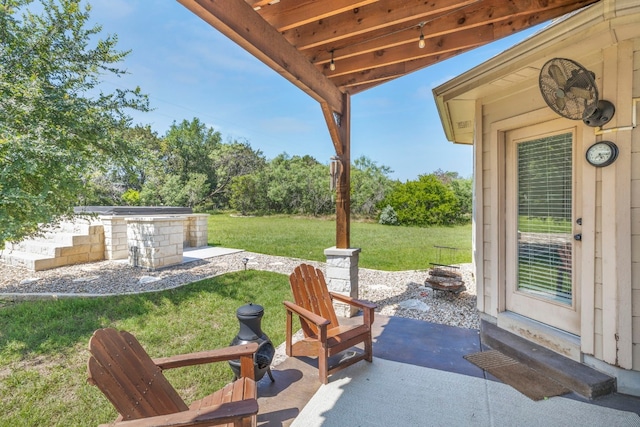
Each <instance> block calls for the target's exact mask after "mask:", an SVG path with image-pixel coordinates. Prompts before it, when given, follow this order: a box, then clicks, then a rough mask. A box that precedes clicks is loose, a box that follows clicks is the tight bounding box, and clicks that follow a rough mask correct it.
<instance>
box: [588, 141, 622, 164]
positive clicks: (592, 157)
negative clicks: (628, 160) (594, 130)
mask: <svg viewBox="0 0 640 427" xmlns="http://www.w3.org/2000/svg"><path fill="white" fill-rule="evenodd" d="M586 157H587V161H588V162H589V163H591V164H592V165H593V166H596V167H603V166H609V165H610V164H611V163H613V162H614V161H615V160H616V157H618V146H617V145H616V144H614V143H613V142H611V141H601V142H596V143H595V144H593V145H592V146H591V147H589V148H588V149H587V154H586Z"/></svg>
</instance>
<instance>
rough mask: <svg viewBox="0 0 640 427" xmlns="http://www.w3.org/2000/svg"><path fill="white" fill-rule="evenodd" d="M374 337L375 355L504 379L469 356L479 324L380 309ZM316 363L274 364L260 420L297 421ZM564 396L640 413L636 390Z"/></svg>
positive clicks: (265, 382)
mask: <svg viewBox="0 0 640 427" xmlns="http://www.w3.org/2000/svg"><path fill="white" fill-rule="evenodd" d="M359 321H361V319H360V318H358V317H356V318H352V319H341V323H349V322H359ZM373 337H374V338H373V340H374V344H373V354H374V358H376V357H377V358H382V359H386V360H390V361H395V362H401V363H407V364H412V365H415V366H422V367H426V368H432V369H437V370H441V371H446V372H453V373H457V374H462V375H467V376H471V377H476V378H484V379H487V380H491V381H498V380H497V379H495V378H492V377H491V375H489V374H486V373H485V372H484V371H483V370H482V369H480V368H478V367H477V366H475V365H473V364H472V363H470V362H468V361H467V360H465V359H464V358H463V356H464V355H466V354H470V353H474V352H478V351H481V350H484V348H482V346H481V343H480V334H479V331H477V330H471V329H463V328H456V327H452V326H447V325H439V324H434V323H429V322H424V321H419V320H414V319H407V318H401V317H387V316H382V315H378V314H376V320H375V323H374V328H373ZM358 363H366V362H358ZM316 366H317V364H316V360H315V359H313V358H291V357H290V358H286V359H285V360H284V361H283V362H282V363H280V364H279V365H277V366H276V367H275V369H273V375H274V378H275V382H274V383H272V382H271V381H270V380H269V378H268V376H266V375H265V377H264V378H262V379H261V380H260V382H259V383H258V404H259V406H260V412H259V414H258V425H259V426H270V427H273V426H289V425H290V424H291V423H292V422H293V421H294V419H295V418H296V416H297V415H298V414H299V413H300V411H301V410H302V408H303V407H304V406H305V405H306V404H307V402H309V400H310V399H311V398H312V397H313V395H314V394H315V393H316V391H317V390H318V389H319V388H320V386H321V383H320V381H319V379H318V370H317V368H316ZM330 381H331V378H330ZM413 392H416V390H414V391H413ZM418 392H419V390H418ZM425 399H427V397H426V396H425ZM561 399H574V400H579V401H582V402H588V403H589V404H592V405H599V406H604V407H608V408H613V409H618V410H623V411H629V412H635V413H637V414H639V415H640V398H636V397H632V396H626V395H620V394H613V395H610V396H606V397H603V398H600V399H597V400H594V401H588V400H586V399H584V398H582V397H581V396H579V395H577V394H575V393H571V394H568V395H565V396H563V397H561ZM427 400H428V399H427ZM427 400H425V402H427Z"/></svg>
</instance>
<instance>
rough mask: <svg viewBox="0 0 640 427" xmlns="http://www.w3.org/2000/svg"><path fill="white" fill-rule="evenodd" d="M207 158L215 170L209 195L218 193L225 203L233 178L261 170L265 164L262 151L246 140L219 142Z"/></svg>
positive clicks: (229, 193)
mask: <svg viewBox="0 0 640 427" xmlns="http://www.w3.org/2000/svg"><path fill="white" fill-rule="evenodd" d="M209 158H210V159H211V166H212V167H213V168H214V170H215V172H216V185H215V186H214V188H213V189H212V191H211V193H210V194H209V196H211V197H213V196H216V195H219V196H220V199H221V200H220V201H221V202H225V203H226V202H227V201H228V199H229V197H230V195H231V189H230V188H229V187H230V186H231V182H232V181H233V180H234V178H237V177H241V176H245V175H249V174H252V173H254V172H257V171H261V170H262V169H263V168H264V167H265V165H266V160H265V157H264V155H263V154H262V151H260V150H254V149H252V148H251V145H249V143H248V142H246V141H245V142H238V141H232V142H228V143H226V144H221V145H219V146H218V147H217V148H216V149H215V150H214V151H213V152H212V153H211V154H210V155H209Z"/></svg>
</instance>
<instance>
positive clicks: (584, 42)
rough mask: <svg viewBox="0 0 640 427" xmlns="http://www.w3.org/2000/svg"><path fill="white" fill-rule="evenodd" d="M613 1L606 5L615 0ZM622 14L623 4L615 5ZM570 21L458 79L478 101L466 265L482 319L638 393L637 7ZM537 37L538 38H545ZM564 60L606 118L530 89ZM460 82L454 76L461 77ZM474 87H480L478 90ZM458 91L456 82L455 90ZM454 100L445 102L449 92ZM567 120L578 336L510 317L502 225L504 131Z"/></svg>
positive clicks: (605, 9)
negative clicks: (598, 163) (560, 106)
mask: <svg viewBox="0 0 640 427" xmlns="http://www.w3.org/2000/svg"><path fill="white" fill-rule="evenodd" d="M612 5H613V6H612ZM621 11H622V12H621ZM594 16H595V15H594V14H591V15H587V17H586V18H585V17H576V18H575V19H577V20H580V19H582V20H583V21H584V23H579V24H577V25H572V26H568V27H567V30H566V32H565V33H563V34H562V36H561V37H558V35H556V36H555V37H553V38H552V37H550V36H549V38H548V41H547V42H545V43H543V44H538V45H535V43H533V44H532V46H533V47H532V48H531V49H530V50H529V51H528V52H527V54H526V55H523V56H522V57H521V58H515V59H513V60H510V62H509V63H508V64H507V65H504V63H503V64H500V66H502V71H501V72H496V71H494V70H491V72H490V73H487V77H485V76H479V77H478V76H474V77H475V78H476V82H475V84H476V86H475V87H474V86H473V85H472V84H471V83H466V82H464V81H463V83H461V84H460V86H461V87H462V86H464V85H467V86H466V87H463V88H460V90H459V92H458V93H457V94H456V95H457V98H455V99H456V100H457V101H459V100H463V99H466V100H469V99H473V100H475V132H474V169H475V172H474V179H475V182H474V209H475V211H474V216H473V221H474V226H473V233H474V234H473V239H474V255H473V256H474V260H473V261H474V264H475V269H476V281H477V289H478V310H479V311H480V312H481V315H482V316H483V318H484V319H485V320H489V321H492V322H495V323H496V324H498V326H500V327H503V328H505V329H508V330H510V331H511V332H514V333H517V334H519V335H521V336H524V337H525V338H527V339H530V340H532V341H535V342H537V343H538V344H541V345H544V346H546V347H548V348H551V349H552V350H554V351H557V352H560V353H562V354H564V355H566V356H568V357H571V358H573V359H575V360H578V361H581V362H583V363H586V364H589V365H592V366H595V367H597V368H599V369H602V370H608V371H609V373H611V374H614V375H615V376H617V377H618V386H619V390H620V389H621V390H622V391H623V392H628V393H630V394H639V395H640V127H639V126H635V127H633V125H636V124H638V121H640V119H639V118H638V114H639V113H640V101H639V99H640V25H638V22H640V7H638V6H637V5H635V4H631V3H626V2H618V10H616V9H615V3H612V2H605V3H604V5H602V9H601V15H599V16H598V17H596V18H594ZM542 37H544V35H543V36H542ZM554 57H563V58H570V59H573V60H575V61H577V62H578V63H580V64H582V65H583V66H585V68H587V69H589V70H591V71H593V72H595V74H596V83H597V86H598V88H599V90H600V98H601V99H606V100H608V101H611V102H612V103H613V104H614V105H615V107H616V113H615V116H614V118H613V119H612V120H611V121H610V122H609V123H608V124H607V125H605V126H604V129H603V130H604V131H603V130H601V129H599V128H590V127H588V126H586V125H584V124H583V123H582V122H581V121H573V120H568V119H564V118H560V117H559V116H558V115H557V114H555V113H554V112H553V111H552V110H551V109H550V108H549V107H548V106H547V105H546V103H545V102H544V100H543V99H542V97H541V95H540V91H539V88H538V73H539V70H540V68H541V67H542V65H543V64H544V63H545V62H546V61H547V60H549V59H551V58H554ZM462 80H463V79H461V81H462ZM477 87H481V89H476V88H477ZM456 89H458V88H456ZM453 98H454V97H452V98H451V99H453ZM546 125H548V126H549V127H550V128H554V129H555V128H558V127H559V128H566V129H567V130H570V131H572V132H573V135H574V143H573V150H574V175H573V185H574V198H573V204H574V208H573V209H574V212H573V216H574V219H577V218H581V219H582V225H574V229H573V232H574V233H576V234H577V233H581V234H582V240H581V241H579V242H575V243H574V265H573V271H574V278H573V279H574V283H575V284H576V291H575V292H576V298H577V300H578V302H579V303H578V306H577V307H576V310H577V312H578V313H579V329H578V330H577V331H576V332H575V333H564V332H558V331H557V330H556V329H555V328H546V327H545V325H538V324H536V322H527V320H526V319H519V318H517V317H510V316H508V315H507V314H508V313H507V310H506V304H505V292H506V290H505V289H506V287H507V285H508V282H509V280H510V279H509V277H510V276H509V268H513V267H509V265H507V264H508V263H507V259H509V255H510V254H509V253H508V250H509V249H508V245H507V243H506V242H507V230H506V225H505V224H507V222H508V221H507V220H508V219H509V215H510V214H509V209H510V207H509V206H507V200H508V195H507V187H508V182H509V180H510V179H513V178H514V177H513V176H511V175H510V174H509V173H510V172H509V169H510V168H509V165H508V158H507V151H508V148H507V146H506V144H507V137H506V135H507V133H508V132H510V131H512V130H516V129H521V128H526V127H531V126H546ZM601 140H609V141H613V142H614V143H616V144H617V146H618V147H619V150H620V153H619V156H618V159H617V160H616V162H615V163H614V164H613V165H610V166H608V167H604V168H595V167H593V166H591V165H589V164H588V163H587V162H586V160H585V157H584V155H585V152H586V150H587V148H588V147H589V146H590V145H591V144H593V143H595V142H596V141H601Z"/></svg>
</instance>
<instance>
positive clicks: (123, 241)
mask: <svg viewBox="0 0 640 427" xmlns="http://www.w3.org/2000/svg"><path fill="white" fill-rule="evenodd" d="M98 218H99V219H100V222H101V223H102V227H103V229H104V259H108V260H114V259H126V258H127V256H129V244H128V242H127V221H126V220H125V217H122V216H111V215H100V216H99V217H98Z"/></svg>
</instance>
